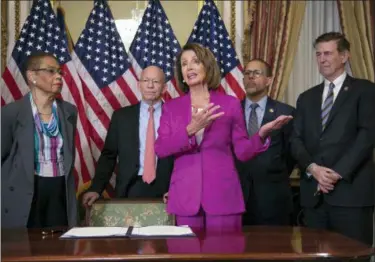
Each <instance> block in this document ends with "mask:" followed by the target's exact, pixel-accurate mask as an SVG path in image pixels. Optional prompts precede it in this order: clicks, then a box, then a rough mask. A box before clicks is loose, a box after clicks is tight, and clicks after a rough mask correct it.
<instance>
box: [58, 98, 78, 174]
mask: <svg viewBox="0 0 375 262" xmlns="http://www.w3.org/2000/svg"><path fill="white" fill-rule="evenodd" d="M56 102H57V113H58V116H59V124H60V127H61V130H60V132H61V135H62V137H63V141H64V143H63V152H64V170H65V179H68V176H69V174H70V173H71V172H70V170H71V168H72V164H73V157H72V156H73V150H74V148H73V144H74V143H73V141H74V139H75V138H74V137H73V133H74V132H73V125H74V123H73V121H74V118H73V115H72V112H69V111H68V110H66V108H65V107H64V106H63V104H62V102H61V101H60V100H56Z"/></svg>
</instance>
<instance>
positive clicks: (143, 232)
mask: <svg viewBox="0 0 375 262" xmlns="http://www.w3.org/2000/svg"><path fill="white" fill-rule="evenodd" d="M185 236H195V234H194V233H193V231H192V230H191V228H190V227H187V226H146V227H132V226H131V227H73V228H72V229H70V230H69V231H67V232H66V233H64V234H63V235H62V236H61V237H60V238H62V239H69V238H95V237H129V238H155V237H158V238H159V237H185Z"/></svg>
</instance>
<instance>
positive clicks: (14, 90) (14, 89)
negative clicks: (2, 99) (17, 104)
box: [2, 67, 23, 103]
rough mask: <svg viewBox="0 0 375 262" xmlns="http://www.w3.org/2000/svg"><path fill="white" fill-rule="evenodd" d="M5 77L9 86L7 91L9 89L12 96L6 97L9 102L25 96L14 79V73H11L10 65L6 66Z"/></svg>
mask: <svg viewBox="0 0 375 262" xmlns="http://www.w3.org/2000/svg"><path fill="white" fill-rule="evenodd" d="M3 79H4V82H5V84H6V86H7V90H6V91H9V94H10V95H11V96H10V97H6V101H7V102H8V103H9V102H12V101H14V100H18V99H20V98H21V97H23V94H22V93H21V90H20V89H19V88H18V85H17V83H16V81H15V80H14V78H13V76H12V74H11V73H10V71H9V69H8V67H6V68H5V70H4V74H3ZM2 91H3V90H2ZM2 93H3V92H2Z"/></svg>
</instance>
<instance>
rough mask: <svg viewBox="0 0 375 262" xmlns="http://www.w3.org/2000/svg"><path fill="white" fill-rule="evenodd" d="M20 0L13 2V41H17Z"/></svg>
mask: <svg viewBox="0 0 375 262" xmlns="http://www.w3.org/2000/svg"><path fill="white" fill-rule="evenodd" d="M20 10H21V7H20V0H16V1H15V2H14V42H17V40H18V37H19V36H20V20H21V19H20Z"/></svg>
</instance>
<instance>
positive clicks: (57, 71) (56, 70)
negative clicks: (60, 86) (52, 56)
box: [32, 68, 65, 76]
mask: <svg viewBox="0 0 375 262" xmlns="http://www.w3.org/2000/svg"><path fill="white" fill-rule="evenodd" d="M32 71H44V72H47V73H49V74H50V75H55V74H59V75H61V76H65V71H63V70H62V69H61V68H38V69H34V70H32Z"/></svg>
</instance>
